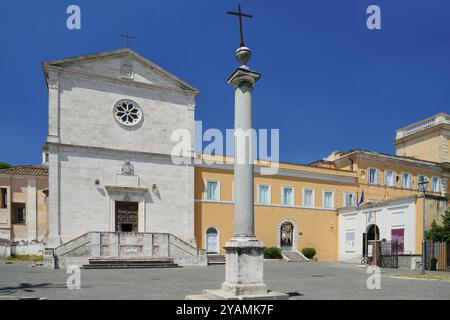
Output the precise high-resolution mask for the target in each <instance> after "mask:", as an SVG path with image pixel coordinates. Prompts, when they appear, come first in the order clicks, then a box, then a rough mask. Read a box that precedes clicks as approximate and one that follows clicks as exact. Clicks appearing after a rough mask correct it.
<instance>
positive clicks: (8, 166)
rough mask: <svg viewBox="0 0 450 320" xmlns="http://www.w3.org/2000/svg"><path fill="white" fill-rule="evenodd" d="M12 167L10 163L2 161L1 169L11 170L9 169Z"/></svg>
mask: <svg viewBox="0 0 450 320" xmlns="http://www.w3.org/2000/svg"><path fill="white" fill-rule="evenodd" d="M11 167H12V166H11V165H10V164H9V163H6V162H3V161H0V169H9V168H11Z"/></svg>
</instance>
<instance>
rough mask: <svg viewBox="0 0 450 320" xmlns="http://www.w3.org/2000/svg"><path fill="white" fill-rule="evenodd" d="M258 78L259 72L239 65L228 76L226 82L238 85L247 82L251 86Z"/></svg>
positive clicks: (259, 76)
mask: <svg viewBox="0 0 450 320" xmlns="http://www.w3.org/2000/svg"><path fill="white" fill-rule="evenodd" d="M260 78H261V73H259V72H257V71H254V70H250V69H248V68H246V67H239V68H237V69H236V70H235V71H234V72H233V73H232V74H231V75H230V76H229V77H228V83H230V84H232V85H235V86H238V87H239V86H241V85H243V84H244V83H248V84H250V86H253V85H254V84H255V83H256V81H258V80H259V79H260Z"/></svg>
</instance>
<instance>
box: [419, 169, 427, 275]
mask: <svg viewBox="0 0 450 320" xmlns="http://www.w3.org/2000/svg"><path fill="white" fill-rule="evenodd" d="M418 187H419V191H422V192H423V210H422V216H423V217H422V219H423V221H422V223H423V226H422V274H424V273H425V259H426V256H425V249H426V240H425V194H426V192H427V190H428V178H427V177H424V176H422V177H421V178H420V181H419V183H418Z"/></svg>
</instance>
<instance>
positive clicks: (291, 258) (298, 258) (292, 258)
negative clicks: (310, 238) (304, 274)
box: [281, 251, 309, 262]
mask: <svg viewBox="0 0 450 320" xmlns="http://www.w3.org/2000/svg"><path fill="white" fill-rule="evenodd" d="M281 255H282V256H283V259H284V260H287V261H288V262H308V261H309V259H307V258H306V257H305V256H304V255H302V254H301V253H300V252H298V251H282V252H281Z"/></svg>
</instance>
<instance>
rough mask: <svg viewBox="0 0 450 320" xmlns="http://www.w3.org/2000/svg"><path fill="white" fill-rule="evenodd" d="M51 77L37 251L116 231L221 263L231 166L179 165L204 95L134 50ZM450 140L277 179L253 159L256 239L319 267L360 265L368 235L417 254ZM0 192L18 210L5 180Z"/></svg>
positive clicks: (338, 159) (355, 156)
mask: <svg viewBox="0 0 450 320" xmlns="http://www.w3.org/2000/svg"><path fill="white" fill-rule="evenodd" d="M43 68H44V74H45V77H46V81H47V84H48V95H49V106H48V108H49V132H48V138H47V141H46V144H45V148H44V153H45V154H46V157H45V159H44V160H45V161H44V164H43V166H42V167H43V168H46V170H48V189H47V188H46V193H47V196H46V197H45V201H46V205H45V210H46V211H45V214H44V215H45V216H46V220H45V221H47V222H46V223H47V224H46V225H45V226H44V228H46V232H44V231H45V230H44V231H41V232H39V234H38V238H39V239H37V240H40V241H43V242H44V243H45V245H46V246H47V248H58V247H61V245H66V246H68V247H70V243H74V241H75V242H76V239H82V240H83V239H85V238H82V237H83V235H84V234H87V233H92V232H94V233H95V232H97V233H98V232H102V233H104V234H103V235H101V236H100V237H104V236H105V234H109V236H108V237H109V238H108V239H109V240H108V241H109V243H111V241H113V242H114V241H116V242H117V240H114V239H115V238H114V239H113V236H112V235H113V234H116V233H117V234H119V233H120V234H128V235H129V234H136V235H138V234H139V235H146V234H153V235H155V234H168V235H173V236H174V237H176V238H177V239H179V241H181V242H184V243H187V244H189V245H190V246H192V247H193V248H196V249H198V250H199V251H204V252H207V253H210V254H223V253H224V250H223V247H224V245H225V242H226V241H228V240H229V239H230V238H231V237H232V235H233V208H234V195H233V184H234V182H233V180H234V179H233V166H232V165H231V164H230V159H228V161H227V159H225V157H222V156H211V155H206V154H197V155H195V154H194V152H193V151H192V152H191V153H189V156H188V158H189V160H193V159H194V158H195V159H196V160H197V161H187V162H185V163H184V164H177V163H175V162H174V161H173V158H172V150H173V148H174V146H175V144H176V143H177V142H176V141H173V140H172V133H173V132H174V131H175V130H178V129H183V130H187V132H189V133H190V134H191V137H194V113H195V99H196V96H197V95H198V93H199V91H198V90H197V89H195V88H194V87H192V86H191V85H189V84H188V83H186V82H184V81H183V80H181V79H179V78H177V77H176V76H174V75H172V74H170V73H169V72H167V71H165V70H164V69H162V68H160V67H159V66H157V65H155V64H154V63H152V62H151V61H149V60H147V59H145V58H144V57H142V56H140V55H139V54H137V53H135V52H134V51H132V50H130V49H121V50H116V51H110V52H103V53H97V54H90V55H83V56H79V57H73V58H66V59H62V60H56V61H50V62H45V63H44V64H43ZM449 137H450V115H449V114H447V113H441V114H438V115H435V116H433V117H430V118H428V119H425V120H422V121H419V122H417V123H414V124H411V125H409V126H407V127H405V128H402V129H399V130H398V131H397V136H396V140H395V142H394V144H395V145H396V149H397V151H396V154H395V155H390V154H383V153H378V152H372V151H367V150H360V149H356V150H350V151H347V152H340V151H335V152H333V153H332V154H330V155H329V156H328V157H326V158H324V159H322V160H319V161H314V162H312V163H310V164H306V165H303V164H293V163H282V162H281V163H278V164H276V165H277V166H278V167H279V170H278V173H277V174H276V175H272V176H267V175H262V174H261V169H262V168H264V167H267V166H271V165H273V164H271V163H268V162H265V161H257V162H256V165H255V186H254V192H255V194H254V199H255V231H256V237H257V238H258V239H260V240H262V241H263V242H264V244H265V246H267V247H272V246H276V247H279V248H281V249H282V250H284V251H285V252H299V251H301V249H303V248H305V247H313V248H315V249H316V250H317V256H316V257H317V259H319V260H331V261H332V260H351V259H354V258H360V257H361V255H362V254H363V251H364V250H365V249H364V245H363V244H362V240H363V239H364V238H363V237H367V235H368V234H370V230H372V229H373V230H376V228H378V229H379V233H378V237H379V239H381V238H383V239H387V240H390V239H391V238H392V237H394V236H395V237H400V236H401V237H403V238H402V241H403V244H404V247H405V248H406V249H407V251H408V252H409V253H410V254H420V250H421V248H420V242H421V241H422V238H421V237H422V235H421V231H422V222H421V221H422V219H421V216H422V214H423V212H422V211H421V208H422V205H421V201H423V200H422V199H421V193H419V192H418V183H419V181H420V180H421V179H423V178H424V177H426V178H427V179H428V181H429V186H428V189H427V191H426V201H427V208H428V209H427V214H428V218H427V221H426V224H427V226H428V225H430V224H431V222H432V221H433V220H434V219H436V220H438V221H439V217H440V215H441V214H443V212H445V210H446V209H447V208H448V202H447V200H448V190H449V183H450V182H449V181H450V180H449V178H450V162H449V159H450V156H449V155H448V150H449V149H448V143H449ZM190 147H191V148H192V149H191V150H193V141H191V146H190ZM199 160H200V161H199ZM201 160H209V161H201ZM210 160H214V161H210ZM191 163H195V164H191ZM231 163H232V159H231ZM1 173H2V170H0V177H1ZM46 178H47V177H46ZM2 181H3V182H2ZM0 182H2V183H3V184H4V186H2V185H0V188H2V190H6V191H5V192H6V193H5V194H6V196H5V197H4V198H5V199H10V198H11V197H9V196H8V194H9V193H8V190H9V189H8V188H9V187H8V179H3V180H0ZM5 201H6V200H5ZM8 201H9V200H8ZM399 203H401V204H402V205H400V206H399ZM12 205H13V203H11V206H12ZM26 205H28V204H26ZM30 205H33V203H31V204H30ZM399 207H401V208H403V209H401V210H394V209H395V208H397V209H398V208H399ZM371 212H378V214H375V215H370V213H371ZM0 213H2V211H1V209H0ZM391 214H394V215H392V216H391ZM7 215H8V213H7V212H6V211H5V216H7ZM10 216H11V214H10ZM368 216H373V217H378V219H377V220H376V221H368V220H367V219H366V218H367V217H368ZM6 220H8V219H6ZM368 222H370V223H368ZM8 223H9V222H8ZM10 224H11V223H9V224H8V226H10ZM1 228H2V225H1V224H0V229H1ZM10 229H11V228H10ZM25 229H26V228H25ZM25 229H24V230H25ZM28 229H30V230H31V229H32V228H28ZM0 231H1V230H0ZM375 232H376V231H375ZM7 233H8V231H6V229H5V231H4V232H2V235H4V236H2V237H5V238H8V237H7V236H6V234H7ZM30 237H33V236H32V235H30ZM80 237H81V238H80ZM9 238H10V239H11V240H14V239H15V236H14V234H12V233H9ZM144 238H145V237H144ZM102 239H103V238H102ZM111 239H113V240H111ZM141 240H142V239H141ZM141 240H139V241H141ZM86 241H87V240H86ZM143 241H145V239H144V240H143ZM153 241H155V239H153ZM181 242H178V247H181V246H183V245H182V244H181ZM68 243H69V245H67V244H68ZM153 244H154V243H153ZM153 246H154V245H153ZM183 248H184V250H189V248H187V247H186V246H184V247H183Z"/></svg>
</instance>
